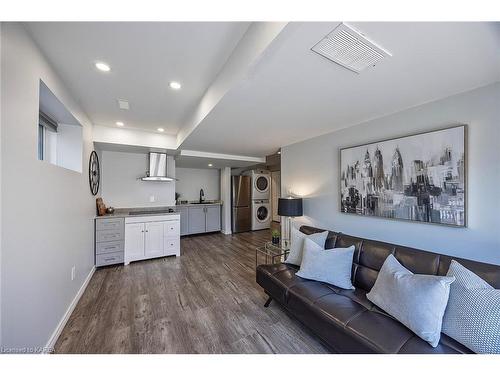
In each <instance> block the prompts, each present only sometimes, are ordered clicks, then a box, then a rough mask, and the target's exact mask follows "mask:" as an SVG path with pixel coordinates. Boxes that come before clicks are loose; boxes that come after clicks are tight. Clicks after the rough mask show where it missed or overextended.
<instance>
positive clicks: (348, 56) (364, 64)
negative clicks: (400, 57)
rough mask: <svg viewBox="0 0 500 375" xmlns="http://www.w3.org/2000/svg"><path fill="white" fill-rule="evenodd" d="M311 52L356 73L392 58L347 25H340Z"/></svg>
mask: <svg viewBox="0 0 500 375" xmlns="http://www.w3.org/2000/svg"><path fill="white" fill-rule="evenodd" d="M311 50H312V51H314V52H316V53H318V54H320V55H321V56H324V57H326V58H327V59H329V60H331V61H333V62H336V63H337V64H340V65H342V66H343V67H345V68H347V69H349V70H352V71H353V72H356V73H359V72H361V71H362V70H364V69H366V68H368V67H369V66H375V64H377V63H378V62H379V61H380V60H382V59H383V58H385V57H389V56H392V55H391V54H390V53H389V52H387V51H385V50H384V49H382V48H381V47H379V46H377V45H376V44H375V43H373V42H372V41H370V40H368V39H367V38H366V37H365V36H364V35H363V34H361V33H360V32H358V31H356V30H354V29H353V28H351V27H350V26H347V25H346V24H345V23H341V24H340V25H338V26H337V27H336V28H335V30H333V31H332V32H331V33H330V34H328V35H327V36H326V37H324V38H323V39H322V40H320V41H319V43H317V44H316V45H315V46H314V47H313V48H311Z"/></svg>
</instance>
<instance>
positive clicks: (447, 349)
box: [399, 333, 473, 354]
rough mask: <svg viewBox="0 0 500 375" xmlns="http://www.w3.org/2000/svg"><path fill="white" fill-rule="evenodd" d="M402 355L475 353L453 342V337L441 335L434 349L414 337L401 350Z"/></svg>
mask: <svg viewBox="0 0 500 375" xmlns="http://www.w3.org/2000/svg"><path fill="white" fill-rule="evenodd" d="M399 353H400V354H473V352H472V351H471V350H470V349H468V348H466V347H465V346H463V345H462V344H460V343H459V342H457V341H455V340H453V339H452V338H451V337H448V336H446V335H445V334H444V333H442V334H441V340H440V341H439V344H438V346H436V347H435V348H433V347H432V346H430V345H429V343H428V342H427V341H424V340H422V339H421V338H420V337H418V336H413V337H412V338H411V339H410V340H408V341H407V342H406V344H404V345H403V347H402V348H401V349H400V350H399Z"/></svg>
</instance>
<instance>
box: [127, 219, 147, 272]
mask: <svg viewBox="0 0 500 375" xmlns="http://www.w3.org/2000/svg"><path fill="white" fill-rule="evenodd" d="M144 233H145V232H144V223H127V222H126V223H125V262H126V263H127V264H128V262H131V261H134V260H139V259H143V258H144V238H145V236H144Z"/></svg>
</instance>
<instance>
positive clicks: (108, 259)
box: [104, 257, 115, 262]
mask: <svg viewBox="0 0 500 375" xmlns="http://www.w3.org/2000/svg"><path fill="white" fill-rule="evenodd" d="M104 260H105V261H106V262H109V261H110V260H115V258H114V257H113V258H104Z"/></svg>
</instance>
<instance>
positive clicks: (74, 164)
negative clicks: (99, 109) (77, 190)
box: [38, 81, 83, 173]
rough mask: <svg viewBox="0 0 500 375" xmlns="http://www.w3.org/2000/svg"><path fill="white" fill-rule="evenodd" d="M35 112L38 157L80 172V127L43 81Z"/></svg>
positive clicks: (81, 149)
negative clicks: (36, 116)
mask: <svg viewBox="0 0 500 375" xmlns="http://www.w3.org/2000/svg"><path fill="white" fill-rule="evenodd" d="M38 114H39V115H38V160H43V161H46V162H49V163H50V164H54V165H57V166H59V167H63V168H67V169H71V170H74V171H77V172H80V173H81V172H82V160H83V159H82V152H83V133H82V126H81V124H80V123H79V122H78V120H77V119H76V118H75V117H74V116H73V115H72V114H71V112H69V111H68V109H67V108H66V107H65V106H64V104H62V103H61V101H60V100H59V99H58V98H57V97H56V96H55V95H54V94H53V93H52V91H50V89H49V88H48V87H47V86H46V85H45V83H43V82H42V81H40V103H39V113H38Z"/></svg>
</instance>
